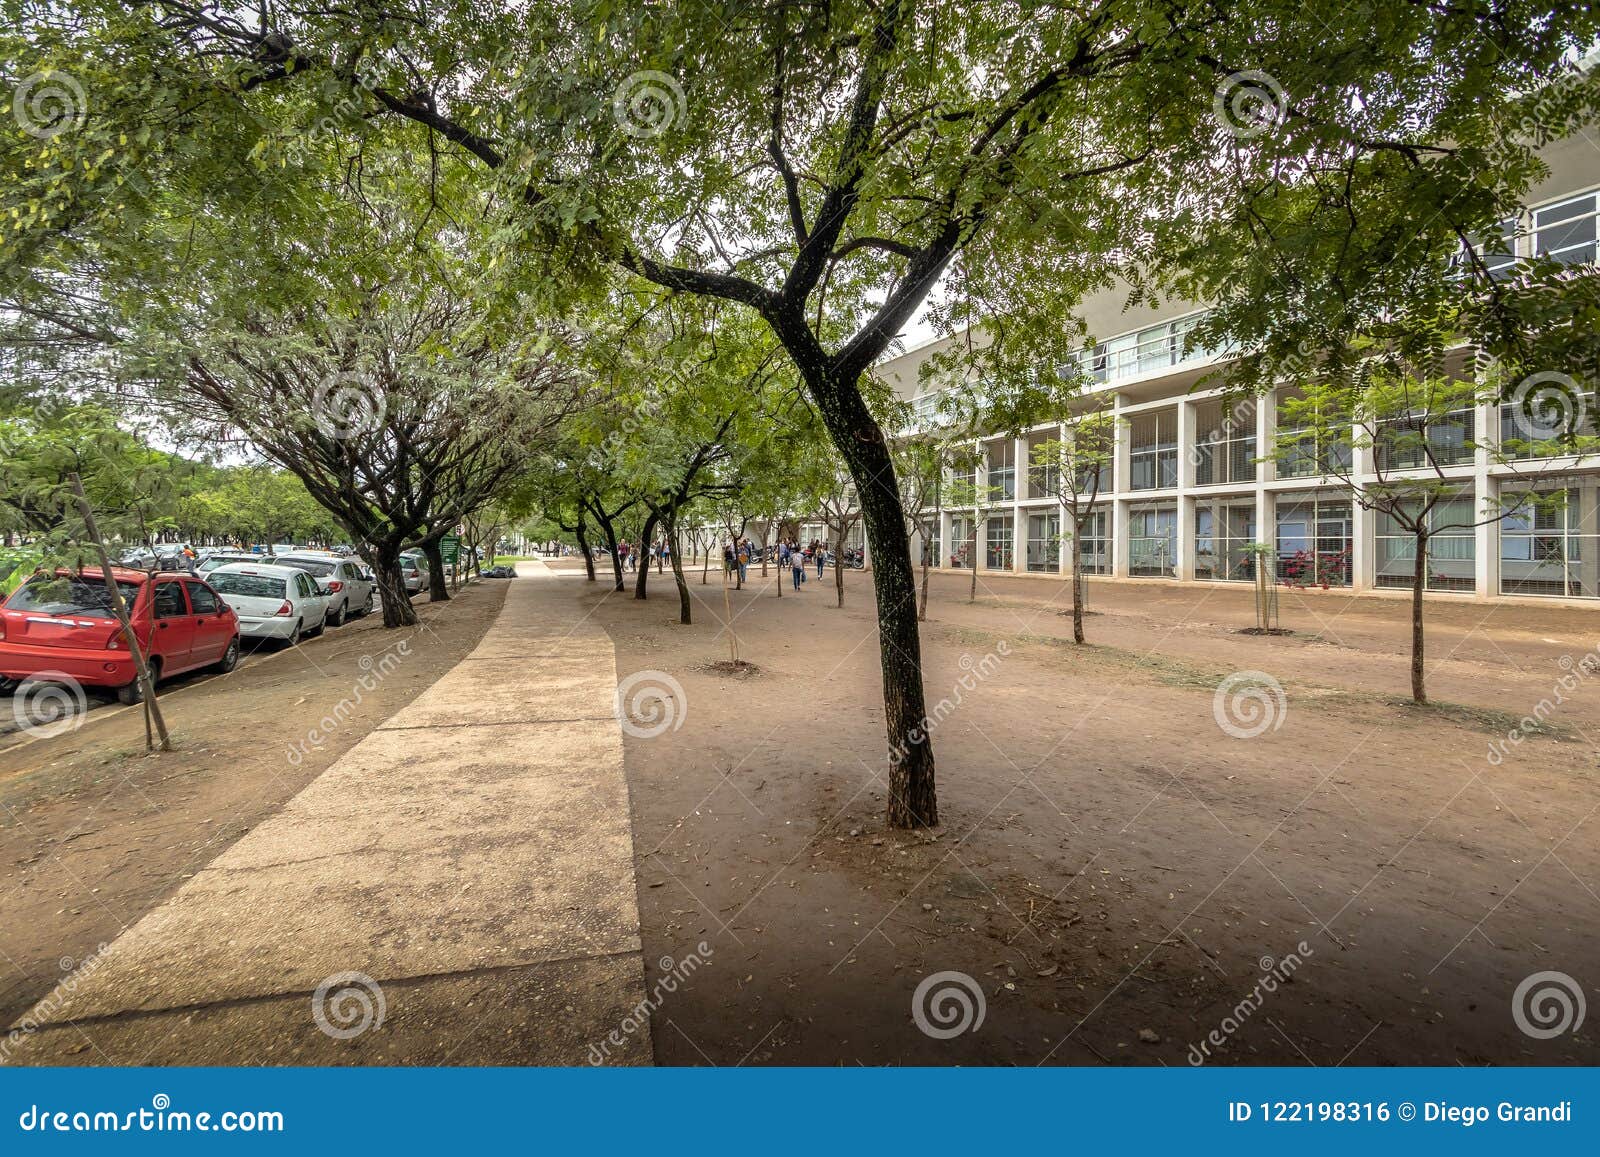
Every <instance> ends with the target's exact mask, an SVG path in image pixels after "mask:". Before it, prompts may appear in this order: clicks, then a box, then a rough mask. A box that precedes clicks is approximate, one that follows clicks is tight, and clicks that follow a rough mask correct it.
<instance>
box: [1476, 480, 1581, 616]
mask: <svg viewBox="0 0 1600 1157" xmlns="http://www.w3.org/2000/svg"><path fill="white" fill-rule="evenodd" d="M1531 493H1532V494H1533V495H1534V496H1535V498H1534V499H1533V500H1532V501H1529V502H1527V503H1526V504H1525V505H1523V506H1521V507H1519V508H1518V509H1517V510H1516V511H1515V512H1513V513H1511V514H1508V515H1506V517H1505V518H1504V519H1503V520H1502V521H1501V523H1500V593H1501V594H1507V595H1553V596H1556V597H1559V598H1584V599H1592V598H1597V597H1600V553H1597V546H1600V541H1597V539H1600V535H1597V533H1596V531H1597V527H1596V523H1595V518H1596V514H1597V505H1596V498H1597V484H1596V483H1595V482H1594V481H1592V480H1590V481H1585V482H1581V483H1574V484H1573V485H1571V486H1567V487H1546V488H1541V489H1539V490H1536V491H1532V492H1531ZM1502 498H1503V501H1504V502H1506V504H1507V505H1511V504H1514V503H1516V501H1517V498H1518V492H1516V491H1509V492H1507V493H1506V494H1505V495H1503V496H1502Z"/></svg>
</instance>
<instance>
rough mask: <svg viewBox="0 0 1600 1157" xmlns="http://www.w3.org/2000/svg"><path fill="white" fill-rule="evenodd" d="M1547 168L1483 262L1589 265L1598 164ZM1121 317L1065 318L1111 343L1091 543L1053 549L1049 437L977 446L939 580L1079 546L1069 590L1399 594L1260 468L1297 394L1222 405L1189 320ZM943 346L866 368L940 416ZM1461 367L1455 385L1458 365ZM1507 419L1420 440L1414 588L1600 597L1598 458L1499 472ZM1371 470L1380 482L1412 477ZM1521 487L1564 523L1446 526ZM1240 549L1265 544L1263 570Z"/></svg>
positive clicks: (1329, 505) (1453, 426)
mask: <svg viewBox="0 0 1600 1157" xmlns="http://www.w3.org/2000/svg"><path fill="white" fill-rule="evenodd" d="M1545 160H1546V162H1547V164H1548V165H1549V166H1550V174H1549V176H1548V177H1547V178H1546V179H1545V180H1544V181H1543V182H1542V183H1541V184H1540V185H1539V186H1538V188H1536V189H1534V190H1533V191H1532V193H1531V194H1530V196H1529V198H1528V204H1527V207H1526V209H1525V210H1524V212H1523V213H1522V214H1520V215H1519V216H1518V217H1517V218H1515V219H1513V220H1510V221H1507V222H1505V223H1503V225H1502V228H1501V231H1500V238H1499V240H1498V241H1497V242H1495V243H1492V244H1491V245H1490V246H1488V247H1487V249H1488V250H1489V254H1490V257H1491V260H1496V261H1499V262H1502V263H1504V264H1510V263H1511V262H1512V261H1514V260H1515V258H1516V257H1519V256H1528V255H1531V254H1534V253H1539V254H1550V255H1553V256H1555V257H1557V258H1559V259H1560V260H1562V261H1566V262H1569V263H1575V264H1576V263H1589V264H1593V263H1594V262H1595V260H1596V221H1597V213H1600V151H1597V150H1596V148H1595V146H1594V145H1593V144H1591V143H1589V141H1588V140H1587V138H1585V137H1584V136H1582V135H1581V134H1580V135H1579V136H1578V137H1576V138H1574V139H1572V140H1568V141H1563V142H1560V143H1558V144H1557V145H1555V146H1553V147H1552V148H1550V149H1549V150H1547V151H1546V154H1545ZM1123 300H1124V295H1123V294H1120V293H1117V292H1115V291H1110V292H1106V293H1104V294H1100V295H1098V296H1096V297H1094V298H1091V299H1089V300H1087V301H1086V302H1085V303H1084V305H1083V308H1082V310H1081V313H1082V317H1083V320H1084V321H1085V322H1086V323H1087V325H1088V328H1089V332H1091V333H1093V334H1095V335H1097V337H1099V336H1100V335H1110V336H1105V337H1101V338H1100V340H1099V342H1098V344H1097V345H1096V346H1095V347H1094V348H1093V349H1086V350H1084V351H1083V353H1082V355H1081V356H1082V362H1083V369H1084V371H1085V372H1086V373H1087V374H1088V375H1089V376H1090V377H1091V379H1092V380H1093V383H1094V384H1093V387H1092V393H1091V394H1090V396H1091V397H1092V398H1095V399H1096V400H1099V401H1103V402H1104V403H1106V404H1109V406H1110V408H1111V409H1112V412H1113V413H1114V414H1115V416H1116V419H1117V422H1116V428H1117V441H1116V450H1115V456H1114V461H1113V462H1112V465H1111V467H1110V469H1109V470H1108V471H1106V472H1105V476H1104V481H1103V484H1102V498H1101V499H1100V502H1099V505H1098V507H1097V513H1096V514H1095V516H1094V519H1093V525H1092V526H1091V528H1090V531H1089V533H1087V534H1086V535H1084V537H1083V540H1082V541H1081V542H1080V543H1077V544H1076V545H1074V544H1073V542H1072V540H1071V538H1070V536H1068V537H1066V538H1063V536H1062V520H1063V515H1064V511H1063V509H1062V507H1061V505H1060V503H1059V502H1058V501H1057V499H1056V498H1055V497H1054V496H1053V494H1052V486H1051V481H1052V480H1051V479H1049V478H1047V477H1045V476H1044V471H1045V470H1047V469H1048V466H1047V465H1046V466H1041V465H1040V464H1039V463H1038V462H1037V461H1036V460H1035V457H1034V455H1033V448H1034V447H1037V446H1038V445H1040V444H1041V443H1044V442H1048V441H1055V440H1059V439H1060V438H1061V437H1062V436H1063V427H1061V426H1060V425H1045V426H1039V427H1035V428H1034V429H1032V430H1030V431H1028V432H1027V433H1026V434H1025V435H1024V436H1022V437H1018V438H1011V437H1003V438H989V439H982V440H979V441H978V442H977V443H976V446H975V448H977V449H978V450H980V451H981V454H980V461H979V466H978V471H979V472H980V473H981V474H983V475H984V477H980V478H978V479H976V481H977V482H979V483H980V484H986V485H987V487H988V488H989V489H988V493H990V494H992V495H994V496H996V497H995V498H994V499H993V500H992V501H990V502H989V503H988V504H987V505H986V506H985V507H984V508H983V509H981V510H980V509H975V508H972V507H968V508H966V509H961V508H952V509H945V510H942V511H940V512H939V514H938V515H937V516H936V517H931V518H930V519H929V520H928V523H927V529H926V533H925V535H924V542H923V549H925V550H927V551H929V552H930V555H931V558H932V560H933V561H934V563H935V565H937V566H939V567H941V568H955V569H965V568H967V567H971V566H976V567H977V568H978V570H979V571H980V572H982V571H989V572H995V573H1005V574H1023V575H1027V574H1033V575H1064V574H1069V573H1070V572H1071V558H1070V555H1068V554H1065V553H1064V551H1070V550H1072V549H1077V550H1079V551H1080V553H1081V556H1082V569H1083V570H1084V572H1085V573H1087V574H1091V575H1103V576H1109V577H1113V578H1126V579H1139V578H1148V579H1167V580H1177V581H1184V582H1220V583H1236V582H1254V581H1255V577H1256V573H1255V568H1256V567H1257V566H1258V565H1270V566H1272V567H1273V568H1274V570H1275V572H1276V574H1275V577H1276V578H1277V579H1279V580H1280V581H1282V582H1286V583H1290V584H1295V585H1304V586H1307V587H1323V586H1326V587H1329V588H1338V589H1344V590H1349V591H1353V592H1357V593H1362V592H1381V591H1384V590H1387V589H1401V590H1409V588H1410V585H1411V581H1412V571H1413V558H1414V556H1413V554H1412V542H1411V539H1410V536H1409V535H1406V534H1405V533H1403V532H1401V530H1400V528H1399V527H1397V526H1394V525H1391V523H1390V521H1389V519H1388V518H1387V516H1385V515H1382V514H1380V513H1377V512H1371V511H1367V510H1363V509H1362V508H1361V506H1360V504H1359V503H1357V502H1356V501H1354V499H1353V497H1352V494H1351V492H1350V490H1349V488H1348V487H1345V486H1343V485H1341V484H1340V482H1339V480H1337V479H1335V478H1330V477H1323V476H1320V475H1318V474H1316V473H1313V471H1314V470H1315V469H1316V466H1315V463H1313V462H1311V461H1309V460H1308V461H1307V462H1305V463H1298V462H1296V461H1294V460H1283V459H1279V460H1278V461H1271V460H1267V455H1268V453H1269V451H1271V449H1272V448H1273V447H1274V445H1275V444H1276V443H1277V440H1278V435H1279V433H1280V431H1279V429H1278V420H1277V419H1278V409H1279V403H1280V401H1281V400H1282V399H1283V397H1284V396H1285V395H1286V394H1287V393H1288V392H1290V391H1293V390H1294V389H1295V388H1296V386H1295V384H1294V383H1293V382H1284V383H1282V384H1281V385H1280V386H1279V387H1278V388H1277V389H1276V390H1275V391H1273V392H1272V393H1269V394H1266V395H1263V396H1261V397H1257V398H1252V399H1246V400H1244V401H1243V402H1238V401H1236V400H1230V401H1229V402H1225V401H1224V400H1223V397H1222V393H1223V391H1222V389H1221V387H1220V384H1218V380H1217V376H1216V371H1217V369H1218V368H1219V367H1220V366H1221V365H1222V364H1223V363H1224V362H1225V361H1226V359H1227V357H1228V355H1227V353H1226V352H1225V351H1209V350H1199V351H1194V350H1186V349H1185V340H1184V337H1185V334H1186V333H1187V331H1188V330H1189V329H1190V328H1191V327H1192V326H1193V325H1194V324H1195V322H1196V321H1197V320H1198V319H1199V317H1200V316H1201V315H1202V313H1203V311H1202V310H1201V309H1199V308H1197V307H1195V306H1192V305H1190V306H1184V305H1181V304H1174V303H1167V304H1166V306H1165V307H1164V308H1163V309H1152V308H1149V307H1144V306H1141V307H1137V308H1134V309H1124V308H1123V304H1122V303H1123ZM942 344H943V343H942V342H935V343H931V344H929V345H926V346H923V347H920V348H918V349H915V350H912V351H910V352H908V353H906V354H903V355H901V356H900V357H897V358H894V359H892V360H890V361H887V362H885V363H883V364H882V365H880V366H879V367H878V372H879V373H880V374H882V375H883V376H884V377H885V378H887V379H888V381H889V382H890V383H891V384H892V385H893V386H894V387H895V389H896V390H897V392H898V393H899V394H900V395H901V396H902V397H903V398H906V399H907V400H909V401H911V402H912V404H913V407H914V409H915V410H916V411H917V413H918V414H919V415H922V416H923V417H931V416H932V414H933V413H934V412H935V411H936V409H937V402H938V398H939V394H940V393H941V392H942V390H940V387H939V384H937V383H935V384H932V385H930V384H929V383H925V382H922V381H920V380H919V379H920V368H921V366H922V364H923V362H925V361H926V360H927V358H928V357H929V356H930V355H931V354H933V353H934V352H936V351H937V350H939V349H940V348H941V346H942ZM1460 356H1461V359H1462V362H1461V364H1462V372H1463V373H1468V374H1470V372H1471V371H1470V364H1469V363H1470V351H1462V352H1461V355H1460ZM1208 379H1210V380H1208ZM960 388H962V387H961V385H960V384H956V385H954V386H948V385H947V386H944V389H960ZM1588 403H1589V412H1588V420H1589V421H1590V422H1591V423H1592V422H1594V421H1595V420H1596V419H1597V418H1600V414H1597V413H1596V412H1595V411H1596V407H1595V399H1594V397H1593V396H1592V395H1591V396H1590V397H1589V398H1588ZM1516 421H1517V418H1516V416H1515V415H1514V414H1513V413H1512V412H1511V408H1510V407H1499V406H1496V405H1493V404H1479V405H1476V406H1472V407H1469V408H1466V409H1463V410H1461V411H1458V412H1456V413H1454V414H1452V415H1450V418H1449V420H1448V421H1447V422H1445V423H1443V424H1441V425H1439V426H1436V427H1434V428H1433V429H1432V430H1431V431H1430V440H1432V441H1434V443H1435V444H1434V452H1435V456H1436V457H1437V458H1439V459H1441V460H1442V461H1444V462H1445V463H1446V465H1445V466H1444V473H1445V475H1446V477H1447V478H1449V479H1451V480H1453V481H1456V482H1458V483H1459V490H1458V492H1457V493H1456V495H1455V497H1453V498H1452V499H1451V500H1450V501H1449V502H1448V503H1446V504H1445V505H1444V506H1443V507H1442V508H1441V509H1440V510H1439V511H1438V512H1437V513H1436V517H1435V521H1436V523H1437V524H1438V525H1439V526H1441V527H1442V528H1446V529H1443V530H1442V532H1441V533H1440V535H1439V536H1438V537H1436V538H1434V539H1433V540H1432V542H1431V543H1430V547H1429V556H1430V557H1429V566H1428V579H1427V587H1428V590H1429V592H1431V593H1435V594H1443V595H1453V596H1456V597H1465V598H1478V599H1498V598H1546V599H1548V598H1557V599H1574V600H1597V599H1600V457H1592V458H1586V459H1572V458H1567V459H1563V460H1562V461H1561V462H1559V463H1552V462H1540V461H1524V462H1516V461H1509V462H1508V461H1505V460H1504V455H1503V454H1495V453H1491V451H1490V449H1489V448H1488V446H1487V445H1486V443H1488V442H1491V441H1492V440H1494V439H1497V438H1504V439H1506V440H1508V441H1510V440H1516V439H1517V438H1518V431H1517V428H1516V426H1515V422H1516ZM1352 453H1353V454H1354V455H1355V461H1354V469H1355V475H1356V477H1357V480H1358V481H1376V480H1377V475H1376V473H1375V472H1374V469H1373V467H1374V463H1373V462H1372V461H1371V455H1372V453H1373V451H1372V450H1361V449H1357V450H1354V451H1353V452H1352ZM1385 465H1386V466H1387V469H1386V471H1385V473H1386V476H1388V477H1391V478H1393V477H1397V476H1398V477H1403V476H1404V474H1405V470H1406V467H1407V465H1408V464H1407V463H1404V462H1389V463H1386V464H1385ZM1417 465H1418V466H1420V465H1421V463H1418V464H1417ZM1530 470H1531V471H1532V472H1536V473H1538V474H1539V475H1540V480H1539V481H1538V483H1537V484H1536V485H1537V488H1538V490H1539V491H1540V492H1541V493H1549V492H1551V491H1552V490H1563V491H1565V497H1566V501H1565V503H1564V505H1563V506H1562V508H1560V509H1555V507H1556V506H1557V505H1558V504H1556V503H1544V504H1541V505H1540V507H1539V508H1536V509H1530V510H1529V511H1528V512H1527V513H1525V514H1523V513H1514V514H1511V515H1508V516H1507V517H1506V518H1504V519H1503V520H1501V521H1499V522H1494V521H1489V522H1484V523H1482V524H1480V525H1476V526H1471V525H1467V526H1455V525H1453V524H1463V523H1464V524H1471V523H1474V522H1476V521H1478V519H1479V517H1480V514H1479V512H1482V511H1484V510H1485V509H1488V508H1489V507H1490V506H1491V505H1492V504H1494V503H1496V502H1501V501H1505V500H1507V499H1508V498H1509V497H1510V492H1512V491H1514V490H1516V489H1517V488H1518V487H1522V486H1525V485H1526V482H1525V481H1524V479H1523V478H1522V477H1521V476H1522V475H1526V474H1528V473H1529V472H1530ZM1552 471H1555V472H1554V473H1552ZM1418 473H1422V471H1420V470H1419V471H1418ZM1428 473H1429V474H1430V475H1431V473H1432V472H1431V470H1430V471H1428ZM1253 544H1266V545H1267V546H1270V547H1272V548H1273V551H1272V554H1271V555H1270V556H1267V559H1268V560H1270V561H1263V556H1262V555H1261V554H1259V553H1258V551H1256V550H1254V549H1252V546H1253Z"/></svg>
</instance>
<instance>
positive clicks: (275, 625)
mask: <svg viewBox="0 0 1600 1157" xmlns="http://www.w3.org/2000/svg"><path fill="white" fill-rule="evenodd" d="M206 582H208V583H210V584H211V589H212V590H214V591H216V592H217V593H218V594H219V595H221V596H222V601H223V602H225V603H227V604H228V605H229V606H230V607H232V608H233V610H234V613H235V614H236V615H238V616H239V636H240V638H244V639H276V640H279V641H280V642H283V643H286V644H289V645H291V646H292V645H293V644H295V643H297V642H299V641H300V640H301V638H303V637H305V636H307V635H320V634H322V628H323V627H324V626H326V625H327V620H328V603H329V601H330V596H329V595H328V594H327V593H326V592H324V591H323V590H322V589H321V588H320V587H318V586H317V580H316V579H314V578H312V577H311V576H310V575H308V574H307V573H306V572H305V571H303V570H296V569H295V568H294V567H292V566H272V565H268V564H266V563H250V562H234V563H229V564H227V565H226V566H219V567H217V568H216V569H215V570H213V571H212V572H211V573H210V574H208V575H206Z"/></svg>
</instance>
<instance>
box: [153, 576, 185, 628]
mask: <svg viewBox="0 0 1600 1157" xmlns="http://www.w3.org/2000/svg"><path fill="white" fill-rule="evenodd" d="M155 612H156V618H158V619H175V618H177V617H179V616H180V615H186V614H188V613H189V603H188V601H187V600H186V599H185V598H184V597H183V584H182V583H157V584H156V593H155Z"/></svg>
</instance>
